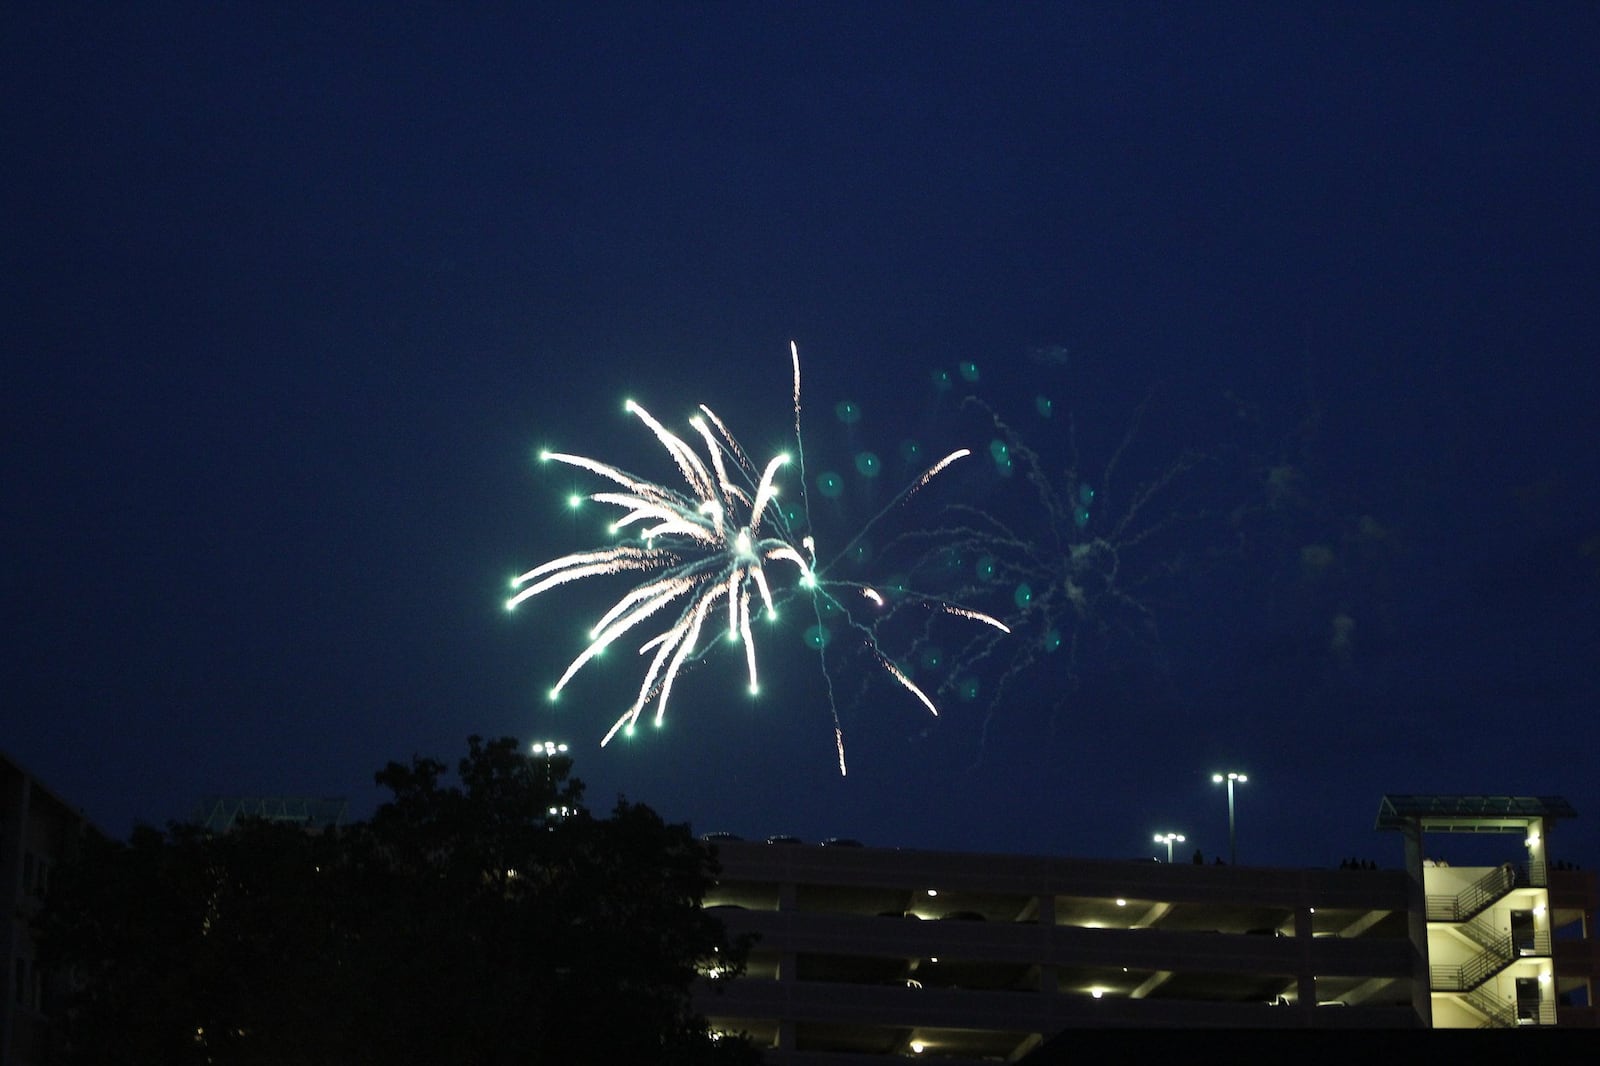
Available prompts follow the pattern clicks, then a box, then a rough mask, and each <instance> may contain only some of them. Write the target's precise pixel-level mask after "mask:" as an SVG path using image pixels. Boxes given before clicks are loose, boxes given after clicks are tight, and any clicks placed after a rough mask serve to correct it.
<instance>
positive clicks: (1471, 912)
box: [1427, 863, 1544, 922]
mask: <svg viewBox="0 0 1600 1066" xmlns="http://www.w3.org/2000/svg"><path fill="white" fill-rule="evenodd" d="M1538 865H1539V869H1538V871H1537V872H1538V874H1539V876H1540V878H1541V880H1542V879H1543V874H1544V869H1543V867H1544V864H1543V863H1540V864H1538ZM1517 875H1518V871H1516V870H1514V869H1513V868H1512V866H1511V864H1510V863H1506V864H1505V865H1504V866H1496V867H1495V868H1494V869H1492V870H1490V871H1489V872H1488V873H1486V874H1484V875H1483V876H1482V877H1480V878H1478V879H1477V880H1476V881H1474V882H1473V883H1472V884H1470V885H1468V886H1467V887H1466V888H1464V889H1462V890H1461V891H1460V892H1459V893H1457V894H1456V895H1454V896H1444V895H1435V896H1429V897H1428V900H1427V907H1428V911H1427V914H1428V921H1430V922H1464V921H1466V920H1468V919H1469V918H1474V917H1476V916H1477V915H1479V914H1482V913H1483V912H1484V911H1485V910H1487V909H1488V907H1489V905H1490V904H1491V903H1493V902H1494V901H1495V900H1497V899H1499V898H1500V897H1501V896H1504V895H1505V894H1506V893H1507V892H1510V891H1511V890H1512V889H1513V888H1515V887H1516V882H1517Z"/></svg>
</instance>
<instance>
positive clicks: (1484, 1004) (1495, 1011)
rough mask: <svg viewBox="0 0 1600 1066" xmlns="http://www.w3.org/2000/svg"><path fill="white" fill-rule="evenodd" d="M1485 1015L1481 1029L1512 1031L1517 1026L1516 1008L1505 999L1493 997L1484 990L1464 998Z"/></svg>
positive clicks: (1477, 990) (1480, 989)
mask: <svg viewBox="0 0 1600 1066" xmlns="http://www.w3.org/2000/svg"><path fill="white" fill-rule="evenodd" d="M1463 998H1464V999H1465V1000H1466V1001H1467V1002H1468V1003H1470V1004H1472V1005H1473V1006H1474V1007H1476V1008H1477V1009H1478V1010H1479V1011H1481V1012H1482V1013H1483V1015H1484V1023H1483V1025H1481V1026H1479V1028H1481V1029H1512V1028H1515V1027H1516V1024H1517V1012H1516V1008H1514V1007H1513V1006H1511V1004H1509V1003H1507V1002H1506V1001H1505V1000H1503V999H1499V998H1496V997H1495V996H1491V995H1490V994H1489V993H1488V992H1486V991H1484V990H1483V989H1482V988H1475V989H1473V990H1472V991H1471V992H1468V993H1467V994H1466V996H1464V997H1463Z"/></svg>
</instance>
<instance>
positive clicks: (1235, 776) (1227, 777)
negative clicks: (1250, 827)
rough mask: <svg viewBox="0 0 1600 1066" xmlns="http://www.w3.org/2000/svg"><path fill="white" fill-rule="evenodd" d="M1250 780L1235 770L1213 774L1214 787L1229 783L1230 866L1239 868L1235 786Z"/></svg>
mask: <svg viewBox="0 0 1600 1066" xmlns="http://www.w3.org/2000/svg"><path fill="white" fill-rule="evenodd" d="M1248 780H1250V779H1249V778H1248V777H1246V776H1245V775H1244V774H1241V773H1238V772H1236V771H1233V770H1229V771H1228V772H1227V773H1226V774H1212V775H1211V783H1212V784H1214V785H1220V784H1222V783H1223V782H1224V781H1226V782H1227V783H1228V865H1229V866H1237V865H1238V864H1239V838H1238V835H1237V834H1236V833H1235V832H1234V828H1233V786H1234V783H1235V782H1238V783H1239V784H1241V785H1242V784H1244V783H1245V782H1246V781H1248Z"/></svg>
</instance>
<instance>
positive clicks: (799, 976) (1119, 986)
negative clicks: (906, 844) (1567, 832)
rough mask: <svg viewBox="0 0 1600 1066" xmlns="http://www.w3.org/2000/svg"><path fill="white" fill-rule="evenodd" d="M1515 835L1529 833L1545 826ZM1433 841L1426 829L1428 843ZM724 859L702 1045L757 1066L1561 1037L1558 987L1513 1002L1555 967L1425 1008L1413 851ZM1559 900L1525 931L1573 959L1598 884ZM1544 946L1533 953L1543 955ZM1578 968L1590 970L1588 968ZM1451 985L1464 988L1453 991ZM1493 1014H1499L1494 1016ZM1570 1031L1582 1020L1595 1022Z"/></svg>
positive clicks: (769, 847)
mask: <svg viewBox="0 0 1600 1066" xmlns="http://www.w3.org/2000/svg"><path fill="white" fill-rule="evenodd" d="M1402 799H1404V798H1402ZM1477 799H1481V798H1477ZM1385 803H1386V804H1388V803H1389V798H1388V797H1386V798H1385ZM1391 807H1392V805H1391ZM1385 809H1386V810H1390V807H1386V808H1385ZM1391 814H1392V811H1391ZM1386 817H1387V816H1386ZM1396 817H1398V816H1396ZM1518 817H1519V818H1522V821H1521V822H1519V824H1521V825H1523V826H1524V828H1526V825H1527V824H1531V823H1530V822H1529V819H1531V820H1532V823H1537V822H1539V818H1540V817H1541V816H1540V815H1538V814H1532V815H1527V816H1526V817H1524V816H1521V815H1519V816H1518ZM1391 820H1393V819H1391ZM1439 824H1440V823H1439V821H1438V819H1437V818H1436V819H1435V820H1434V823H1432V825H1431V826H1430V829H1432V830H1436V829H1437V828H1438V825H1439ZM1541 824H1542V823H1541ZM1383 827H1384V828H1390V827H1391V826H1388V825H1384V826H1383ZM1420 830H1421V826H1418V832H1419V833H1420ZM1519 843H1520V841H1519ZM717 847H718V853H719V859H720V862H721V865H722V875H721V878H720V881H719V883H718V884H717V886H716V888H715V889H714V890H713V891H712V892H711V893H710V894H709V895H708V896H707V898H706V905H707V906H708V907H712V908H715V909H716V910H717V913H718V914H719V915H720V916H721V917H722V918H723V920H724V921H725V923H726V924H727V926H728V928H729V930H730V931H732V932H735V933H749V934H753V935H754V937H755V938H756V940H755V946H754V948H753V949H752V951H751V954H750V959H749V965H748V969H747V972H746V975H745V976H744V977H742V978H740V979H738V980H735V981H732V982H728V983H726V984H725V985H723V986H722V987H721V989H720V991H719V990H716V989H715V988H714V987H711V986H709V985H708V987H707V988H706V989H705V990H704V991H703V994H702V996H701V998H700V1001H699V1007H700V1009H701V1011H702V1012H703V1013H704V1014H706V1015H707V1017H709V1018H710V1019H711V1020H712V1022H713V1024H714V1025H715V1026H716V1027H718V1028H720V1029H723V1030H726V1031H730V1032H745V1033H748V1034H750V1036H751V1037H753V1038H754V1040H755V1042H756V1043H757V1044H759V1045H761V1046H762V1047H764V1048H766V1049H768V1050H767V1061H769V1062H772V1063H782V1064H785V1066H799V1064H817V1066H821V1064H824V1063H826V1064H828V1066H846V1064H849V1063H853V1062H856V1061H865V1060H866V1059H868V1058H872V1059H876V1058H878V1057H880V1056H883V1055H906V1056H917V1057H927V1058H939V1059H941V1061H945V1062H951V1061H954V1062H980V1061H1010V1060H1015V1059H1017V1058H1020V1057H1022V1056H1023V1055H1025V1054H1026V1053H1027V1052H1028V1051H1029V1050H1030V1049H1032V1048H1033V1047H1035V1046H1037V1045H1039V1044H1040V1043H1042V1042H1043V1041H1044V1040H1045V1039H1047V1038H1049V1037H1050V1036H1051V1035H1053V1034H1055V1033H1057V1032H1059V1031H1061V1030H1064V1029H1069V1028H1073V1027H1085V1026H1104V1027H1150V1028H1173V1027H1187V1028H1197V1027H1230V1028H1241V1029H1242V1028H1249V1029H1280V1028H1282V1029H1289V1028H1324V1029H1384V1028H1388V1029H1395V1028H1421V1027H1426V1026H1429V1025H1436V1024H1467V1023H1468V1022H1471V1023H1473V1024H1486V1025H1492V1024H1507V1025H1516V1024H1519V1023H1521V1024H1530V1023H1531V1024H1546V1025H1548V1024H1552V1023H1553V1022H1554V1021H1555V1020H1556V1015H1555V1012H1554V1009H1553V1004H1554V994H1555V988H1556V985H1555V984H1552V983H1551V982H1550V981H1549V980H1548V979H1547V980H1546V984H1545V990H1544V995H1545V998H1546V999H1548V1000H1550V1001H1551V1003H1550V1007H1549V1009H1540V1010H1535V1011H1533V1012H1532V1013H1531V1014H1529V1013H1528V1012H1527V1011H1525V1010H1521V1009H1520V1008H1519V1007H1518V1005H1517V1004H1518V1001H1517V999H1516V996H1517V995H1524V996H1525V995H1527V994H1529V993H1527V991H1526V989H1525V988H1524V989H1523V991H1522V992H1520V993H1519V992H1517V991H1516V988H1517V987H1521V986H1517V985H1516V982H1517V981H1521V982H1522V985H1526V984H1527V982H1526V980H1524V978H1526V977H1527V974H1524V973H1522V971H1523V970H1526V971H1528V974H1533V975H1534V976H1535V977H1536V978H1537V975H1538V974H1539V973H1550V972H1551V964H1550V963H1551V959H1550V956H1551V949H1550V948H1549V947H1548V946H1546V947H1543V948H1542V951H1543V954H1542V955H1540V956H1537V957H1533V956H1528V955H1525V954H1518V955H1517V957H1516V958H1515V959H1514V960H1508V962H1507V963H1506V966H1505V968H1503V972H1502V971H1501V970H1491V971H1489V972H1486V973H1484V974H1482V975H1479V976H1477V977H1475V979H1476V980H1478V981H1479V982H1480V983H1479V984H1478V985H1476V986H1474V990H1475V991H1476V999H1477V1001H1478V1002H1477V1004H1476V1005H1474V1003H1472V1002H1470V1001H1469V999H1468V996H1467V994H1466V993H1465V992H1463V991H1461V990H1460V989H1453V990H1450V991H1448V992H1447V991H1444V990H1441V989H1440V988H1439V987H1437V984H1438V981H1437V980H1434V978H1436V977H1437V975H1436V974H1432V973H1430V967H1429V962H1428V953H1429V944H1430V937H1431V939H1432V940H1433V941H1437V940H1439V938H1440V937H1441V936H1442V935H1445V934H1441V933H1440V932H1439V931H1438V930H1435V931H1433V932H1432V933H1431V934H1430V932H1429V922H1428V921H1427V920H1426V919H1427V915H1426V914H1425V912H1424V905H1425V902H1426V906H1428V907H1432V908H1434V909H1437V907H1438V905H1439V901H1438V900H1432V899H1428V898H1427V897H1428V896H1429V895H1430V894H1432V895H1438V893H1437V892H1434V891H1433V890H1434V888H1438V887H1441V886H1444V883H1445V879H1444V878H1442V877H1441V876H1440V873H1441V871H1438V870H1431V868H1430V869H1428V870H1425V869H1423V868H1422V866H1421V862H1422V860H1421V858H1420V854H1421V853H1420V852H1419V851H1417V850H1416V849H1415V848H1412V847H1410V846H1409V845H1408V849H1407V852H1408V856H1410V857H1412V858H1413V859H1414V862H1413V863H1411V865H1415V866H1416V867H1417V868H1416V869H1414V870H1413V869H1410V868H1407V869H1396V870H1371V869H1366V870H1363V869H1337V870H1320V869H1270V868H1259V867H1232V866H1220V865H1215V866H1200V865H1193V864H1187V863H1184V864H1169V863H1159V862H1148V861H1146V862H1135V861H1108V860H1086V859H1058V858H1045V857H1035V856H1015V855H975V854H952V853H943V852H929V851H912V850H900V849H893V848H872V847H860V846H838V845H833V846H817V845H808V844H800V843H794V842H781V843H747V842H743V841H738V840H721V841H718V842H717ZM1495 869H1501V867H1495ZM1504 869H1506V870H1510V869H1511V864H1506V866H1505V867H1504ZM1520 869H1521V870H1522V871H1523V872H1522V873H1521V874H1516V873H1515V871H1513V872H1512V873H1509V874H1507V875H1506V877H1505V886H1506V892H1505V893H1502V896H1503V897H1504V900H1503V902H1502V903H1501V904H1500V907H1501V909H1507V910H1508V913H1510V909H1511V908H1516V909H1517V913H1519V914H1520V913H1521V909H1528V908H1523V906H1522V905H1523V904H1524V903H1526V902H1527V899H1531V898H1532V896H1533V894H1537V893H1538V892H1542V891H1543V889H1542V888H1541V887H1539V886H1538V885H1534V884H1532V882H1542V879H1543V878H1545V877H1546V876H1547V873H1548V872H1547V869H1546V866H1545V864H1544V863H1543V862H1542V861H1541V862H1538V863H1535V864H1532V865H1528V864H1525V865H1524V866H1522V867H1521V868H1520ZM1485 872H1487V871H1485ZM1466 874H1467V871H1464V870H1460V869H1457V870H1455V871H1453V872H1452V874H1451V879H1450V883H1451V884H1452V885H1453V884H1455V882H1457V881H1460V882H1462V883H1463V884H1467V885H1476V884H1478V883H1479V882H1481V881H1482V880H1483V878H1482V877H1477V878H1473V877H1468V876H1466ZM1549 876H1557V877H1558V879H1559V877H1561V876H1565V874H1561V875H1549ZM1572 879H1573V885H1571V886H1568V887H1567V888H1566V889H1565V890H1564V892H1565V897H1564V898H1570V899H1571V900H1573V901H1575V902H1574V903H1572V904H1570V905H1569V906H1567V907H1565V908H1561V907H1559V906H1558V908H1557V909H1556V910H1554V911H1549V912H1548V914H1549V915H1550V917H1549V918H1541V919H1540V920H1541V921H1545V922H1546V923H1547V924H1551V923H1554V924H1564V925H1565V926H1566V927H1567V928H1568V930H1569V932H1570V931H1571V930H1572V929H1576V930H1577V933H1578V937H1579V939H1581V940H1582V941H1583V943H1585V944H1586V945H1587V948H1586V949H1585V950H1586V951H1587V954H1586V955H1584V956H1583V957H1584V958H1586V959H1587V958H1590V957H1592V955H1593V950H1592V949H1593V941H1592V940H1589V939H1588V937H1589V933H1590V926H1592V922H1593V903H1592V900H1591V901H1590V902H1589V903H1588V905H1587V906H1588V909H1587V911H1585V910H1584V903H1583V902H1582V901H1583V900H1584V899H1586V898H1588V897H1592V895H1593V884H1594V878H1593V876H1592V875H1583V877H1579V876H1578V875H1577V874H1573V875H1572ZM1490 880H1494V878H1490ZM1424 882H1427V885H1428V887H1426V888H1425V886H1424ZM1434 882H1438V884H1437V885H1435V884H1434ZM1579 882H1582V883H1581V884H1580V883H1579ZM1584 885H1586V886H1587V889H1586V890H1585V889H1584V887H1583V886H1584ZM1585 891H1587V894H1588V896H1585V894H1584V893H1585ZM1524 897H1527V899H1524ZM1541 898H1543V897H1541ZM1529 907H1530V908H1531V907H1532V904H1530V905H1529ZM1485 913H1491V914H1492V913H1495V912H1494V911H1493V909H1492V908H1491V909H1490V910H1488V911H1486V912H1485ZM1540 913H1541V914H1545V913H1547V912H1546V911H1541V912H1540ZM1451 932H1453V931H1451ZM1549 942H1550V940H1549V937H1548V936H1546V937H1545V939H1543V940H1537V939H1535V940H1532V941H1530V943H1531V944H1533V945H1534V947H1535V948H1536V949H1537V948H1538V947H1539V945H1548V944H1549ZM1518 943H1520V942H1518ZM1516 950H1517V951H1518V952H1521V951H1522V948H1521V947H1518V948H1517V949H1516ZM1562 950H1563V949H1559V948H1558V950H1557V951H1556V962H1557V963H1559V962H1560V956H1561V953H1562ZM1573 958H1574V959H1577V956H1576V955H1574V956H1573ZM1541 960H1542V961H1541ZM1574 966H1576V967H1577V969H1582V968H1583V964H1582V963H1581V960H1579V961H1578V962H1576V963H1574ZM1592 968H1593V967H1592V966H1591V967H1590V969H1592ZM1435 969H1437V967H1435ZM1452 972H1454V971H1452ZM1574 972H1576V970H1574ZM1585 972H1587V971H1585ZM1452 979H1453V980H1456V982H1457V983H1458V984H1459V983H1460V978H1459V975H1458V976H1457V977H1454V978H1452ZM1573 979H1576V980H1581V981H1582V982H1583V987H1584V989H1585V992H1584V996H1585V1001H1586V998H1587V994H1588V992H1587V990H1588V989H1589V987H1590V986H1589V984H1588V979H1587V978H1570V979H1568V980H1569V981H1570V980H1573ZM1441 980H1442V978H1441ZM1536 983H1537V981H1536ZM1499 984H1504V986H1505V988H1504V990H1503V992H1504V994H1503V995H1502V994H1501V991H1497V989H1498V988H1499ZM1536 991H1537V989H1536ZM1496 997H1498V998H1500V999H1504V1000H1505V1002H1504V1004H1502V1005H1501V1007H1502V1008H1504V1009H1501V1008H1497V1007H1495V1006H1494V1004H1493V1003H1492V1002H1491V1000H1494V999H1495V998H1496ZM1446 999H1448V1000H1449V1002H1448V1003H1446V1002H1445V1000H1446ZM1519 1010H1520V1014H1519ZM1436 1013H1437V1014H1438V1015H1439V1017H1438V1018H1437V1019H1436V1018H1435V1014H1436ZM1570 1017H1571V1018H1572V1019H1574V1020H1577V1019H1581V1018H1584V1017H1587V1018H1590V1019H1592V1017H1593V1011H1592V1008H1589V1009H1588V1011H1587V1013H1582V1012H1578V1013H1571V1014H1570ZM1563 1024H1566V1022H1565V1021H1563Z"/></svg>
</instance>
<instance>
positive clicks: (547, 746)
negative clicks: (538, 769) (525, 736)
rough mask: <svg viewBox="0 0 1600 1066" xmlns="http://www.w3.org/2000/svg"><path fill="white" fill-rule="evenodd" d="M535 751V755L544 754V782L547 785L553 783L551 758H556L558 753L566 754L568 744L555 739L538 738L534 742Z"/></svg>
mask: <svg viewBox="0 0 1600 1066" xmlns="http://www.w3.org/2000/svg"><path fill="white" fill-rule="evenodd" d="M533 753H534V754H535V755H543V756H544V783H545V784H546V785H549V784H551V783H552V782H551V780H550V760H551V759H553V758H555V757H556V756H557V755H565V754H566V753H567V746H566V745H565V744H558V743H556V742H555V741H553V740H536V741H534V742H533Z"/></svg>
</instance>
